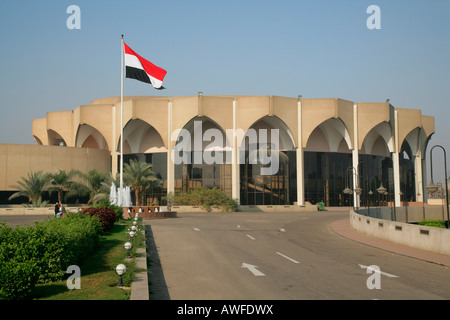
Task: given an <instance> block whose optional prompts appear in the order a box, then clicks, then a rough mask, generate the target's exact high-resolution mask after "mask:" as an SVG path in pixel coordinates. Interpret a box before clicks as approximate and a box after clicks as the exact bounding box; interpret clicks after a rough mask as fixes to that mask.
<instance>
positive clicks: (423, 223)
mask: <svg viewBox="0 0 450 320" xmlns="http://www.w3.org/2000/svg"><path fill="white" fill-rule="evenodd" d="M419 225H421V226H427V227H435V228H446V225H445V221H444V220H432V219H429V220H423V221H420V222H419Z"/></svg>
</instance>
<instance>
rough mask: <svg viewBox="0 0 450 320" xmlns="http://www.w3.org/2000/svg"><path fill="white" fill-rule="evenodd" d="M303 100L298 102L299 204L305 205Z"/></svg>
mask: <svg viewBox="0 0 450 320" xmlns="http://www.w3.org/2000/svg"><path fill="white" fill-rule="evenodd" d="M302 129H303V128H302V101H301V99H299V101H298V102H297V131H298V139H297V140H298V142H297V205H299V206H304V205H305V171H304V170H305V166H304V161H303V134H302Z"/></svg>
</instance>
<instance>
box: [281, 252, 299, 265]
mask: <svg viewBox="0 0 450 320" xmlns="http://www.w3.org/2000/svg"><path fill="white" fill-rule="evenodd" d="M277 254H279V255H280V256H282V257H283V258H286V259H288V260H291V261H292V262H293V263H300V262H298V261H297V260H294V259H292V258H290V257H288V256H287V255H284V254H282V253H279V252H277Z"/></svg>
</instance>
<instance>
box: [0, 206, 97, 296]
mask: <svg viewBox="0 0 450 320" xmlns="http://www.w3.org/2000/svg"><path fill="white" fill-rule="evenodd" d="M101 232H102V225H101V223H100V220H99V219H98V217H96V216H91V215H88V214H84V213H78V214H67V215H66V216H65V217H64V218H61V219H52V220H46V221H45V222H37V223H36V224H35V225H34V226H25V227H16V228H15V229H13V228H11V227H9V226H7V225H6V224H1V225H0V299H1V300H5V299H6V300H13V299H25V298H26V297H27V296H28V295H29V294H30V293H31V291H32V290H33V288H34V286H35V285H36V283H44V282H49V281H55V280H60V279H62V278H63V277H64V275H65V274H66V270H67V267H68V266H69V265H72V264H78V263H79V262H80V261H81V260H82V259H83V258H84V257H86V256H87V255H88V254H90V253H91V252H92V250H93V249H94V247H95V245H96V244H97V241H98V239H99V235H100V234H101Z"/></svg>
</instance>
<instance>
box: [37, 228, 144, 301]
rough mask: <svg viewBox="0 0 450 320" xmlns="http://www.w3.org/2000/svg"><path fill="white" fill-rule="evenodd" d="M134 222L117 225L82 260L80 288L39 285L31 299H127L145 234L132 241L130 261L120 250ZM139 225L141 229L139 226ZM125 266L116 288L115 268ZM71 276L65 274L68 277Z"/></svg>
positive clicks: (65, 285)
mask: <svg viewBox="0 0 450 320" xmlns="http://www.w3.org/2000/svg"><path fill="white" fill-rule="evenodd" d="M132 221H134V220H123V221H121V222H116V224H115V225H114V227H113V229H112V230H111V232H110V233H109V234H107V235H103V236H101V237H100V240H99V243H98V244H97V248H96V250H95V251H94V253H93V254H92V256H91V257H89V258H88V259H85V260H84V261H82V262H81V263H80V265H79V267H80V270H81V278H80V285H81V288H80V289H72V290H70V289H68V287H67V280H66V279H64V280H61V281H58V282H52V283H46V284H39V285H37V286H36V288H35V289H34V291H33V294H32V297H31V299H34V300H128V299H129V298H130V294H131V282H132V279H133V277H134V275H135V273H137V272H140V271H142V270H136V268H135V263H134V258H133V257H135V255H136V253H135V250H136V248H137V247H144V245H143V241H144V235H142V234H141V231H139V232H138V235H137V236H136V237H135V239H134V240H133V248H132V249H131V251H130V253H131V257H132V258H131V259H127V258H126V250H125V248H124V247H123V245H124V244H125V242H127V241H129V235H128V234H127V233H126V232H127V231H128V228H130V227H131V226H132ZM138 226H139V227H140V229H141V230H142V229H143V226H142V223H141V222H139V224H138ZM121 263H123V264H125V265H126V266H127V272H126V273H125V274H124V275H123V277H122V278H123V284H124V287H123V288H120V287H117V283H118V275H117V274H116V271H115V268H116V266H117V265H118V264H121ZM71 275H72V274H67V277H69V276H71Z"/></svg>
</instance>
